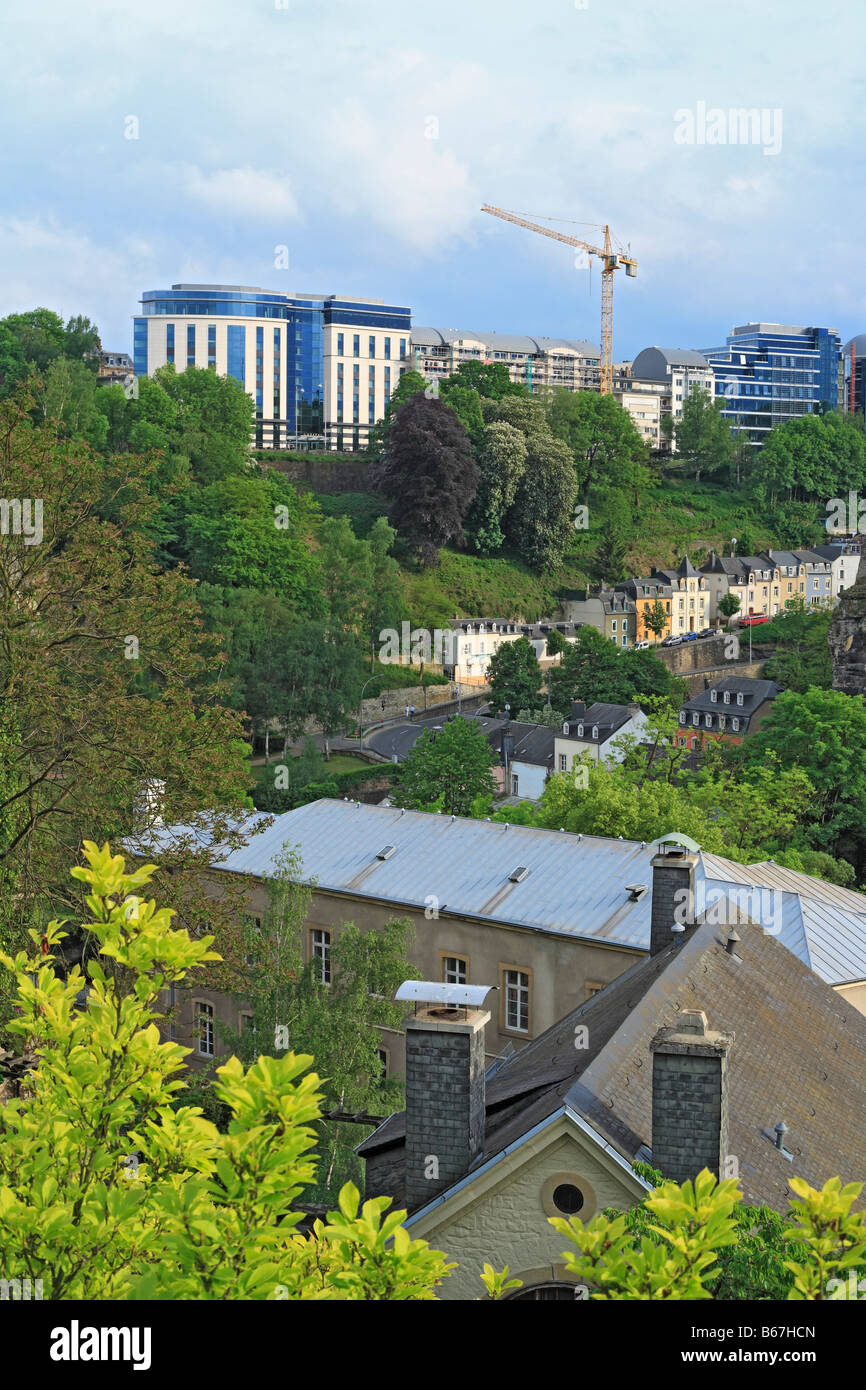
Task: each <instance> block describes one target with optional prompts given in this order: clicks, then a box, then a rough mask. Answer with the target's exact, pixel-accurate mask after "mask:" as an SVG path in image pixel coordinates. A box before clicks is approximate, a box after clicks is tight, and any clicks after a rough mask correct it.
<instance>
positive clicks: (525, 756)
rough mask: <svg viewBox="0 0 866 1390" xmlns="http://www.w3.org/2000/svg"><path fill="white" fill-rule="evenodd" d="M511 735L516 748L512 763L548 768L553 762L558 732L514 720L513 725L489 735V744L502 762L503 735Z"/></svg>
mask: <svg viewBox="0 0 866 1390" xmlns="http://www.w3.org/2000/svg"><path fill="white" fill-rule="evenodd" d="M507 734H510V735H511V736H512V737H513V739H514V748H513V750H512V752H511V755H510V758H511V762H513V763H514V762H517V763H533V764H537V765H538V766H539V767H548V766H549V765H550V764H551V762H552V761H553V741H554V739H555V737H556V730H555V729H549V728H547V726H546V725H545V724H527V723H525V722H523V723H519V722H518V721H517V720H513V721H512V722H511V723H508V724H504V725H502V727H501V728H498V729H496V730H494V731H493V732H492V733H490V734H488V737H487V742H488V743H489V744H490V747H491V748H492V749H493V751H494V752H495V753H497V754H498V755H499V757H500V762H501V761H502V756H501V755H502V738H503V735H507Z"/></svg>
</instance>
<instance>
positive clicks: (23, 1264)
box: [0, 841, 453, 1302]
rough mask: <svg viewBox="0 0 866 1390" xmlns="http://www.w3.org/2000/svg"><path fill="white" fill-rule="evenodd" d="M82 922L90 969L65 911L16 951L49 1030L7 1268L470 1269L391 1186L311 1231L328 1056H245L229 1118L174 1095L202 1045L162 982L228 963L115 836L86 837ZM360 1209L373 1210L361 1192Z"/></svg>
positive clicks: (72, 1271)
mask: <svg viewBox="0 0 866 1390" xmlns="http://www.w3.org/2000/svg"><path fill="white" fill-rule="evenodd" d="M84 851H85V857H86V859H87V864H88V867H87V868H80V869H74V870H73V875H74V876H75V877H76V878H78V879H80V880H81V881H82V882H84V883H85V884H87V886H88V888H89V893H88V897H87V908H88V914H87V917H86V918H85V919H84V920H83V921H82V926H83V928H84V930H85V932H87V933H88V934H89V935H90V936H92V938H93V939H94V941H95V943H96V945H97V948H98V953H97V954H96V955H95V956H94V958H93V959H92V960H91V963H90V965H89V977H90V980H89V986H88V993H87V999H86V1003H85V1005H84V1007H83V1008H80V1007H77V1003H76V1001H77V996H78V995H79V993H80V991H81V990H82V988H83V987H84V985H85V979H84V977H83V976H82V974H81V971H80V969H79V968H78V967H77V966H76V967H75V968H74V969H72V970H71V971H70V973H69V976H68V978H67V979H66V980H64V979H62V978H61V976H60V975H59V974H58V973H57V972H56V970H55V956H54V952H55V951H56V949H57V947H58V945H59V943H60V941H61V940H62V939H63V936H64V932H63V931H62V923H60V922H53V923H51V924H50V925H49V927H48V928H47V930H46V932H45V935H44V939H43V941H42V943H41V948H40V934H39V933H38V932H35V931H34V932H32V933H31V937H32V941H33V948H34V950H33V952H32V953H31V954H30V955H28V954H27V953H26V952H24V951H22V952H19V953H18V955H17V956H16V957H15V958H12V957H11V956H9V955H7V954H4V955H2V956H0V962H2V965H3V967H5V969H6V970H7V971H9V972H12V974H13V975H14V978H15V981H16V985H17V1002H18V1006H19V1009H20V1017H19V1018H18V1019H17V1020H16V1023H15V1024H14V1028H15V1031H16V1033H17V1034H18V1035H19V1036H22V1037H24V1038H26V1039H28V1040H29V1041H31V1043H32V1044H34V1045H35V1047H36V1050H37V1052H38V1056H39V1064H38V1066H37V1068H36V1070H35V1071H34V1073H33V1075H32V1077H31V1079H30V1082H29V1084H28V1092H29V1094H28V1095H27V1096H26V1098H23V1099H11V1100H7V1102H6V1103H5V1104H4V1105H3V1106H2V1107H0V1219H2V1223H3V1244H4V1250H3V1261H4V1270H3V1272H4V1277H5V1278H10V1279H12V1278H21V1277H27V1278H36V1279H41V1280H42V1281H43V1284H44V1288H45V1296H46V1297H48V1298H51V1299H55V1300H65V1299H75V1300H78V1299H87V1300H88V1301H91V1302H92V1301H93V1300H104V1299H165V1300H171V1301H179V1300H189V1299H217V1300H222V1299H245V1300H248V1299H274V1298H286V1299H292V1300H295V1299H302V1300H308V1299H353V1300H354V1299H364V1300H369V1299H385V1300H403V1299H410V1298H411V1299H415V1298H425V1299H429V1298H432V1297H434V1296H435V1295H434V1292H433V1290H434V1288H435V1286H436V1284H437V1283H438V1282H439V1281H440V1280H442V1279H443V1278H445V1277H446V1276H447V1274H448V1272H449V1271H450V1269H452V1268H453V1265H447V1264H446V1263H445V1261H444V1259H443V1257H442V1256H441V1255H440V1254H439V1253H438V1252H436V1251H433V1250H430V1249H429V1247H428V1246H427V1244H426V1242H424V1241H413V1240H411V1239H410V1238H409V1236H408V1234H407V1233H406V1231H405V1230H404V1229H403V1228H402V1225H401V1223H402V1221H403V1219H404V1217H405V1212H392V1213H389V1214H388V1215H387V1216H386V1215H385V1212H386V1210H387V1208H388V1206H389V1205H390V1203H389V1200H388V1199H387V1198H377V1199H376V1200H374V1201H372V1202H366V1203H365V1204H364V1206H363V1208H360V1199H359V1195H358V1192H357V1189H355V1188H353V1187H351V1186H347V1187H346V1188H345V1189H344V1190H343V1191H342V1192H341V1194H340V1197H339V1210H336V1211H333V1212H330V1213H329V1215H328V1219H327V1222H318V1223H316V1227H315V1230H314V1232H313V1233H312V1235H310V1236H306V1237H304V1236H299V1235H298V1234H296V1232H295V1227H296V1225H297V1223H298V1220H299V1219H300V1218H299V1214H298V1212H296V1211H294V1210H293V1206H294V1204H295V1203H296V1202H297V1201H298V1199H299V1197H301V1195H302V1193H303V1191H304V1189H305V1188H306V1187H307V1186H308V1185H309V1183H310V1182H311V1180H312V1179H313V1176H314V1162H313V1158H312V1153H311V1150H312V1147H313V1144H314V1142H315V1136H314V1131H313V1125H314V1124H315V1123H316V1121H317V1120H318V1117H319V1113H320V1102H321V1092H320V1090H319V1079H318V1077H317V1076H316V1075H315V1074H308V1075H303V1073H304V1072H305V1071H306V1070H307V1068H308V1066H309V1065H310V1062H311V1060H312V1059H311V1058H309V1057H307V1056H296V1055H295V1054H294V1053H292V1052H289V1053H287V1054H286V1055H285V1056H283V1057H280V1058H274V1057H272V1056H261V1057H259V1058H258V1060H257V1061H256V1062H255V1063H254V1065H253V1066H251V1067H250V1068H249V1069H248V1070H247V1071H244V1068H243V1066H242V1065H241V1063H240V1061H239V1060H238V1058H237V1057H233V1058H232V1059H231V1060H230V1061H229V1062H228V1063H226V1065H225V1066H223V1067H220V1068H219V1070H218V1076H219V1081H218V1082H217V1083H216V1085H215V1090H216V1093H217V1096H218V1098H219V1100H220V1102H221V1103H222V1104H223V1105H224V1106H225V1107H226V1109H227V1111H228V1113H229V1115H230V1120H229V1123H228V1127H227V1131H226V1132H225V1133H222V1134H221V1133H220V1132H219V1131H218V1130H217V1129H216V1128H215V1126H214V1125H213V1124H212V1123H210V1122H209V1121H208V1120H206V1119H205V1118H204V1117H203V1116H202V1114H201V1111H200V1109H198V1108H196V1107H190V1106H181V1107H179V1108H174V1106H173V1104H172V1102H173V1101H175V1100H176V1098H177V1097H178V1095H179V1093H180V1092H181V1091H182V1090H183V1089H184V1083H183V1081H181V1080H180V1079H179V1078H178V1073H179V1071H180V1070H181V1067H182V1063H183V1059H184V1056H185V1055H186V1052H187V1049H185V1048H182V1047H180V1046H178V1045H177V1044H176V1043H173V1042H161V1041H160V1038H159V1032H158V1029H157V1026H156V1024H157V1022H158V1020H159V1012H158V1004H159V996H160V992H161V991H162V990H163V989H165V988H166V987H167V986H168V985H170V984H172V983H176V982H180V981H182V980H183V979H184V978H185V977H186V976H187V975H188V973H189V972H190V971H191V970H192V969H194V968H196V967H197V966H200V965H202V964H203V963H204V962H207V961H209V960H214V959H216V958H217V957H215V954H214V953H213V952H212V951H211V950H210V949H209V947H210V944H211V942H212V940H213V938H211V937H203V938H202V939H201V940H191V939H190V937H189V935H188V934H187V933H186V932H185V931H176V930H174V929H173V928H172V926H171V914H170V912H169V911H168V910H167V909H165V908H157V906H156V903H155V902H154V901H147V900H145V898H144V897H143V896H142V895H141V892H140V890H141V889H143V888H145V887H146V885H147V884H148V881H149V879H150V878H151V876H152V874H153V872H154V871H153V869H152V867H150V866H144V867H142V868H140V869H137V870H136V871H135V872H133V873H127V872H126V870H125V866H124V862H123V860H122V859H121V858H120V857H115V858H112V856H111V854H110V852H109V850H108V847H107V846H105V847H103V849H101V850H99V849H97V847H96V846H95V845H94V844H92V843H90V842H89V841H88V842H86V843H85V846H84ZM359 1208H360V1209H359Z"/></svg>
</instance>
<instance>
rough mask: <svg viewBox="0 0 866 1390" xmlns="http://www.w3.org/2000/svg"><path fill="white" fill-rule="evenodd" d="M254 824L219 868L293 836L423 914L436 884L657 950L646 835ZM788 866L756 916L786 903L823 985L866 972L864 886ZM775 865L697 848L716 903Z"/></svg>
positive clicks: (158, 840) (257, 862) (460, 899)
mask: <svg viewBox="0 0 866 1390" xmlns="http://www.w3.org/2000/svg"><path fill="white" fill-rule="evenodd" d="M247 824H248V825H249V826H250V828H255V827H257V826H258V827H261V833H258V834H254V835H252V836H251V838H250V840H249V842H248V843H247V844H246V845H245V846H244V847H243V848H242V849H239V850H235V851H234V852H233V853H229V854H226V855H224V856H223V857H220V852H219V851H218V850H216V849H215V851H214V857H213V861H212V863H213V866H214V867H215V868H216V869H218V870H221V871H223V872H233V873H240V874H246V875H251V876H253V877H264V876H267V875H268V874H270V873H273V864H274V856H275V855H276V854H278V853H279V851H280V850H281V849H282V848H283V846H284V845H289V846H297V847H298V849H299V852H300V857H301V862H302V865H303V875H304V878H305V880H306V881H307V882H312V881H314V882H315V884H316V886H317V887H318V888H320V889H323V890H327V891H330V892H334V893H346V894H350V895H352V896H357V897H361V898H365V897H366V898H370V899H371V900H373V901H379V902H386V903H389V904H393V905H394V907H395V909H400V910H406V909H408V910H416V911H419V912H423V910H424V906H425V898H426V897H427V896H428V895H429V894H431V893H435V894H436V896H437V897H438V898H439V901H440V902H441V903H444V904H445V907H444V908H442V909H440V916H449V915H451V914H454V915H455V916H466V917H474V918H479V919H482V920H484V921H488V922H490V923H491V924H493V925H495V924H497V923H500V922H503V923H510V924H513V925H519V926H524V927H527V928H529V929H530V930H535V931H540V932H545V933H550V934H552V935H556V936H563V937H570V938H574V939H580V938H582V939H586V940H597V941H604V942H608V943H610V944H611V945H617V946H621V947H626V948H632V949H633V950H635V951H646V950H648V949H649V940H650V909H651V893H644V894H643V895H642V897H640V898H639V899H638V901H637V902H632V901H631V900H630V896H629V894H628V893H627V892H626V885H628V884H635V883H645V884H647V885H650V884H651V883H652V870H651V868H650V860H651V859H652V855H653V849H652V846H651V845H647V844H643V843H638V842H637V841H634V840H612V839H608V838H605V837H602V836H596V835H572V834H569V833H568V832H564V831H557V830H539V829H535V828H534V827H531V826H520V825H509V826H506V825H503V824H500V823H498V822H495V821H483V820H464V819H461V818H459V817H458V818H456V819H454V820H452V819H451V817H450V816H443V815H431V814H429V813H427V812H423V811H401V810H399V809H398V808H396V807H383V806H365V805H363V804H360V803H356V802H351V801H329V800H325V799H323V800H320V801H314V802H311V803H310V805H308V806H299V807H298V808H297V810H294V811H287V812H285V813H284V814H283V815H281V816H274V817H271V816H266V815H264V814H263V813H255V814H253V815H251V816H249V817H248V819H247ZM182 834H188V832H184V831H183V829H182V828H177V829H169V828H164V829H162V830H159V831H155V832H152V833H151V836H150V837H149V841H148V843H147V844H142V843H140V842H138V843H136V842H132V841H128V842H127V848H128V849H129V850H130V851H131V852H134V853H139V854H142V855H145V856H149V857H153V856H154V855H155V854H157V853H158V851H159V846H160V844H162V843H165V842H166V841H170V840H172V839H174V838H176V837H177V836H179V835H182ZM199 843H202V841H201V840H200V839H199ZM384 845H395V846H396V853H395V854H393V855H392V856H391V857H390V858H389V859H386V860H380V859H377V857H376V856H377V854H378V853H379V851H380V850H381V849H382V848H383V846H384ZM517 864H522V865H527V866H528V868H529V874H528V875H527V877H526V878H525V879H524V880H523V881H522V882H521V883H512V882H510V880H509V875H510V874H511V872H512V870H513V869H514V867H515V865H517ZM772 867H775V866H772ZM776 872H777V874H778V873H780V872H782V871H778V870H777V871H776ZM783 872H784V878H783V879H781V880H780V879H776V878H774V879H773V880H772V881H771V882H769V883H768V885H767V886H769V887H776V888H779V889H780V891H781V898H780V899H776V898H774V899H773V900H772V902H771V903H770V904H769V905H768V907H767V909H766V910H765V908H764V906H763V905H762V904H761V903H757V904H756V905H755V906H754V911H750V915H752V916H754V917H760V920H762V921H764V920H766V925H767V926H768V929H769V930H771V931H774V932H778V921H777V920H776V918H777V916H778V915H781V917H782V919H783V925H782V929H781V932H780V933H779V939H780V941H781V942H782V944H783V945H785V946H786V947H788V949H789V950H791V951H792V952H794V954H796V955H797V956H798V957H799V958H800V959H801V960H803V961H804V962H805V963H806V964H807V965H811V966H812V967H813V968H814V969H815V971H816V973H818V974H820V975H821V976H822V978H824V979H826V980H827V981H828V983H830V984H842V983H847V982H849V981H851V980H855V979H856V980H866V895H863V894H860V893H854V892H852V891H851V890H849V889H842V888H837V887H836V886H835V885H833V884H827V883H824V882H823V881H822V880H820V879H816V878H812V877H810V876H809V875H808V874H801V873H795V872H794V871H793V870H785V871H783ZM768 873H769V868H768V866H767V865H765V864H759V865H757V866H745V865H742V864H736V863H734V862H733V861H731V860H727V859H724V858H722V857H720V856H717V855H710V854H704V853H703V852H702V853H701V854H700V855H699V862H698V870H697V873H696V891H697V892H699V891H704V892H705V895H706V897H707V901H708V902H709V903H712V902H713V900H714V898H716V897H718V898H723V897H725V898H732V897H735V896H737V895H739V897H740V902H741V903H742V900H743V897H744V895H745V893H746V889H747V886H748V885H749V884H759V885H760V884H762V883H764V882H765V881H766V879H767V875H768ZM701 885H703V889H701ZM777 909H778V911H777ZM839 909H842V911H843V912H844V913H845V914H846V916H845V917H844V918H839ZM837 919H838V920H839V921H840V926H839V929H838V931H837V929H836V926H835V923H836V921H837Z"/></svg>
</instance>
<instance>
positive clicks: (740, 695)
mask: <svg viewBox="0 0 866 1390" xmlns="http://www.w3.org/2000/svg"><path fill="white" fill-rule="evenodd" d="M742 703H743V692H742V690H738V691H737V704H738V705H742Z"/></svg>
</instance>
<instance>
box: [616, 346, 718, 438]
mask: <svg viewBox="0 0 866 1390" xmlns="http://www.w3.org/2000/svg"><path fill="white" fill-rule="evenodd" d="M631 376H632V378H633V379H632V381H631V382H630V383H629V387H630V390H633V391H636V390H638V389H639V388H640V384H641V383H645V385H646V387H647V388H648V389H651V390H655V391H657V392H658V393H659V394H658V401H659V411H660V419H664V417H665V416H670V418H671V420H672V421H673V423H674V425H676V423H677V422H678V421H679V420H681V419H682V414H683V403H684V401H687V400H688V398H689V396H690V395H691V393H692V391H704V392H705V393H706V394H707V395H708V396H712V395H713V392H714V389H715V387H714V378H713V369H712V367H711V366H710V364H709V362H708V361H707V359H706V357H704V355H703V354H702V353H700V352H693V351H692V350H691V349H689V348H660V347H649V348H644V349H643V351H642V352H639V353H638V355H637V357H636V358H635V359H634V362H633V363H632V366H631ZM659 443H660V446H663V447H664V448H666V449H670V450H671V451H672V452H674V453H675V452H676V440H675V439H670V440H668V439H667V438H666V437H665V436H664V435H661V434H660V436H659Z"/></svg>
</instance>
